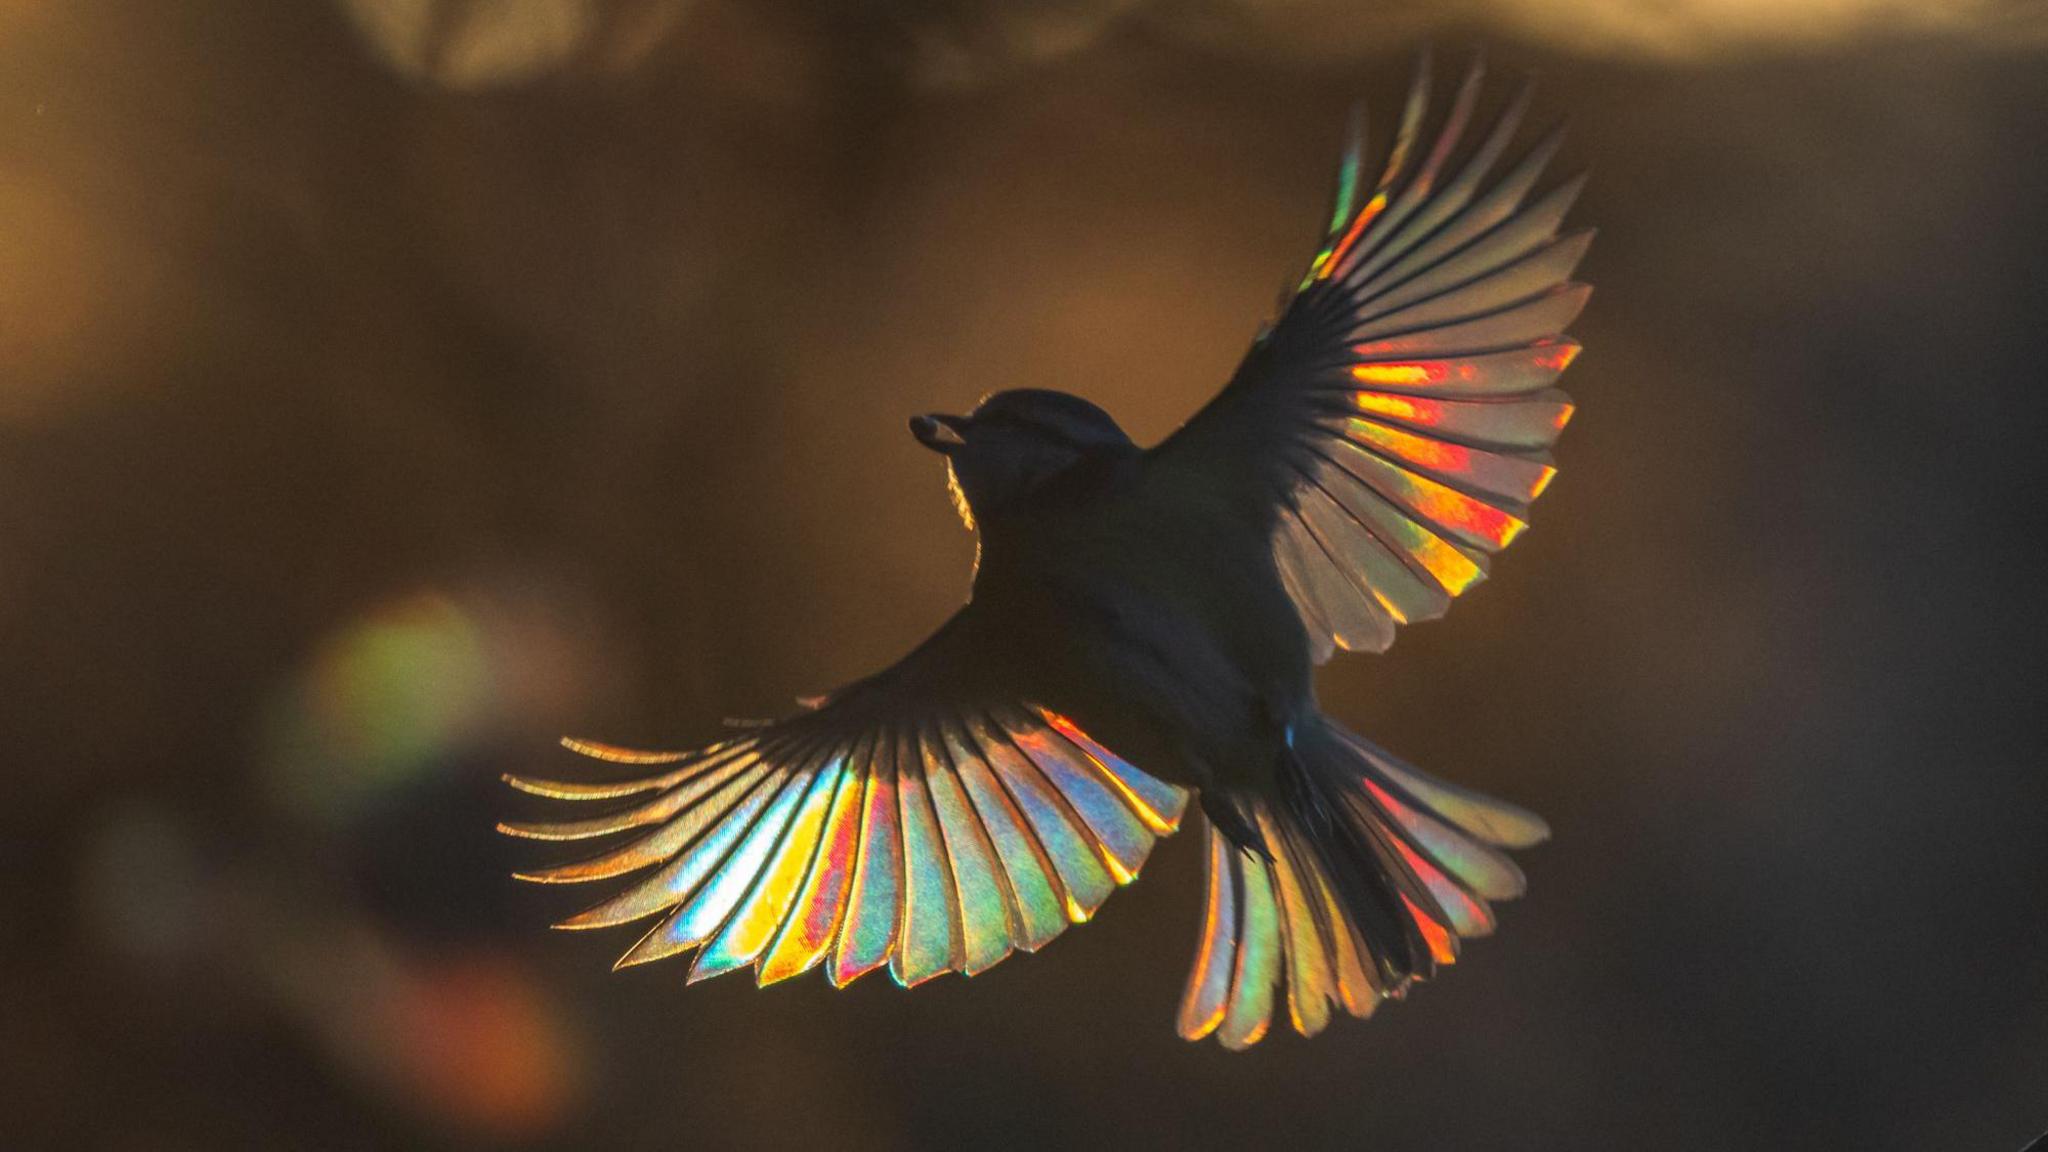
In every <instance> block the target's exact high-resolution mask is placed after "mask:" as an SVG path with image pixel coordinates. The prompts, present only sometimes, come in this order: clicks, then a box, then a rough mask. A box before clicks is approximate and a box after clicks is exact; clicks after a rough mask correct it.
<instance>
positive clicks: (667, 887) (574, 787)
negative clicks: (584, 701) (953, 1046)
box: [500, 605, 1187, 986]
mask: <svg viewBox="0 0 2048 1152" xmlns="http://www.w3.org/2000/svg"><path fill="white" fill-rule="evenodd" d="M972 611H973V609H972V606H971V605H970V606H969V608H967V609H963V611H962V613H961V615H960V616H956V617H955V619H954V621H953V622H951V623H949V624H948V625H947V626H946V627H945V628H942V629H941V630H940V631H939V633H938V634H936V635H935V636H934V637H933V638H932V640H930V641H927V642H926V644H924V645H922V646H920V647H919V648H918V649H917V650H916V651H914V652H913V653H911V655H910V656H908V657H906V658H905V659H904V660H903V661H902V662H900V663H899V664H898V665H896V666H895V667H894V668H891V669H889V670H887V671H885V672H883V673H881V674H880V675H877V676H875V677H871V678H869V679H868V680H864V681H861V682H860V683H858V684H855V685H853V686H851V687H849V688H847V689H846V690H844V691H842V692H839V693H835V694H833V696H832V697H831V698H830V700H829V702H827V703H826V704H825V705H824V706H823V707H821V708H819V709H817V710H815V711H809V712H805V713H802V714H800V715H797V716H794V717H791V718H790V719H788V720H785V721H783V722H780V723H777V724H774V725H771V726H768V727H765V728H761V729H758V730H756V731H754V732H751V733H749V734H748V735H747V736H745V737H742V738H739V739H736V740H730V741H726V742H724V743H722V744H718V745H713V746H711V747H708V748H705V749H701V750H696V751H690V752H675V753H669V752H664V753H646V754H642V753H636V752H633V751H631V750H629V749H622V748H616V747H613V746H610V745H597V744H592V743H590V742H587V741H577V742H574V743H573V744H572V745H570V747H571V748H572V750H574V751H577V752H580V753H584V754H589V755H597V753H596V752H593V749H596V750H601V752H602V755H597V758H599V759H603V760H606V761H609V762H613V763H627V764H642V765H658V766H661V767H662V768H663V769H664V770H663V771H662V772H661V773H659V774H658V775H654V776H650V777H648V778H646V779H643V780H629V781H619V782H606V783H600V784H580V783H575V782H561V781H536V780H530V779H527V778H524V777H521V778H518V779H515V780H512V781H511V783H513V785H514V786H515V787H516V788H518V789H519V790H520V791H522V792H526V793H529V794H533V795H537V796H540V797H543V798H545V799H549V800H556V801H576V802H582V801H589V800H599V799H619V800H626V801H629V803H626V804H625V805H624V806H623V807H619V808H617V809H615V810H613V811H610V812H607V813H605V814H602V815H598V816H594V817H585V818H582V819H576V820H569V821H560V822H530V821H508V822H506V823H504V824H502V825H500V830H501V831H503V832H505V833H506V834H508V835H513V836H519V837H522V838H526V839H534V840H545V841H569V840H582V839H587V838H595V837H606V836H627V837H628V838H626V839H625V840H624V841H623V842H621V843H616V844H614V845H613V846H612V847H610V848H609V849H608V850H606V851H604V852H602V853H600V854H598V855H596V856H594V857H589V858H587V859H582V860H574V861H570V862H567V863H562V864H556V865H552V866H548V867H542V868H536V869H533V870H530V871H526V872H522V873H520V876H521V878H522V879H526V880H530V881H534V882H538V883H547V884H561V883H577V882H582V881H589V880H602V879H608V878H613V877H619V876H625V875H627V874H628V873H633V872H642V871H643V870H646V871H644V872H643V874H642V875H640V876H639V877H637V878H635V879H633V880H631V881H630V882H628V883H627V884H626V886H625V887H624V888H622V889H621V890H619V891H617V892H614V893H613V894H612V895H610V896H609V897H608V898H606V899H605V900H603V901H602V902H600V903H598V904H597V905H595V906H593V907H591V908H588V909H586V910H585V911H583V912H580V913H577V914H576V915H573V916H570V917H569V918H567V919H565V920H563V921H562V922H561V923H560V924H559V925H558V926H559V927H563V928H575V929H584V928H605V927H612V926H616V925H621V924H625V923H629V922H632V921H635V920H640V919H644V918H646V917H650V916H654V917H659V920H658V921H657V922H656V923H655V924H654V926H653V927H652V928H651V929H650V930H648V931H647V932H646V934H645V935H643V936H642V937H641V938H640V940H639V941H638V942H636V943H635V944H634V945H633V946H632V947H631V948H630V949H628V950H627V952H626V953H625V955H624V956H622V957H621V958H620V960H619V964H620V965H622V966H623V965H628V964H640V963H645V962H647V961H651V960H657V959H661V958H663V957H667V956H673V955H677V954H680V953H683V952H688V951H690V950H692V949H695V950H697V952H696V957H695V959H694V961H693V962H692V965H691V967H690V970H689V974H688V978H689V980H690V981H692V982H695V981H697V980H703V979H707V978H709V977H712V976H717V975H720V974H723V973H726V972H732V971H736V970H740V969H747V968H751V969H753V970H754V972H755V975H756V979H757V980H758V981H759V982H761V983H763V984H766V983H772V982H774V981H777V980H783V979H787V978H789V977H791V976H795V975H797V974H799V973H802V972H805V971H808V970H810V969H811V968H814V967H818V966H820V965H824V966H825V969H826V974H827V977H828V978H829V979H830V980H831V982H832V983H833V984H835V985H844V984H846V983H847V982H849V981H851V980H854V979H856V978H858V977H859V976H861V975H862V974H864V973H867V972H871V971H874V970H875V969H877V968H882V967H885V966H886V967H887V968H888V969H889V971H890V973H891V975H892V976H893V977H894V978H895V979H896V981H897V982H898V983H900V984H903V985H905V986H915V985H917V984H921V983H923V982H925V981H927V980H930V979H932V978H934V977H936V976H939V975H942V974H944V973H948V972H963V973H966V974H969V975H972V974H974V973H978V972H983V971H986V970H987V969H989V968H990V967H992V966H994V965H995V964H997V963H1000V962H1001V961H1002V960H1003V959H1004V958H1005V957H1008V956H1009V955H1011V954H1012V953H1013V952H1014V951H1016V950H1018V949H1022V950H1025V951H1032V950H1036V949H1038V948H1041V947H1043V946H1044V945H1045V944H1047V943H1049V942H1050V941H1051V940H1052V939H1053V937H1055V936H1057V935H1059V934H1060V932H1061V931H1063V930H1064V929H1065V928H1066V926H1067V925H1068V924H1070V923H1079V922H1081V921H1084V920H1087V919H1088V918H1089V917H1090V916H1092V915H1093V914H1094V913H1095V910H1096V909H1097V908H1099V907H1100V906H1101V904H1102V902H1103V901H1104V900H1105V899H1107V898H1108V896H1109V894H1110V893H1111V892H1112V891H1114V890H1115V889H1116V887H1117V886H1118V885H1119V884H1123V883H1128V882H1129V881H1130V880H1131V879H1132V878H1134V877H1135V876H1136V875H1137V872H1138V869H1139V868H1140V867H1141V866H1142V865H1143V863H1144V861H1145V858H1146V856H1147V855H1148V854H1149V853H1150V851H1151V849H1152V845H1153V844H1154V843H1155V842H1156V840H1157V839H1158V837H1159V836H1161V835H1165V834H1168V833H1170V832H1172V831H1173V830H1174V829H1175V828H1176V827H1177V826H1178V824H1179V820H1180V816H1181V813H1182V811H1183V810H1184V809H1185V807H1186V804H1187V793H1186V792H1184V791H1183V790H1181V789H1179V788H1176V787H1174V786H1172V785H1169V784H1166V783H1163V782H1162V781H1159V780H1157V779H1155V778H1153V777H1151V776H1149V775H1147V774H1146V773H1145V772H1143V771H1142V770H1140V769H1139V768H1137V767H1136V766H1134V765H1132V764H1130V763H1129V762H1127V761H1125V760H1123V759H1122V758H1120V757H1118V756H1117V755H1116V754H1115V753H1114V752H1111V751H1110V750H1109V749H1107V748H1105V747H1104V746H1102V745H1101V744H1100V743H1098V742H1096V741H1095V740H1094V739H1093V738H1092V737H1090V736H1089V735H1088V734H1087V733H1086V732H1083V731H1082V730H1081V729H1080V728H1079V727H1078V726H1077V725H1075V724H1074V723H1073V722H1072V721H1071V720H1068V719H1067V718H1066V717H1064V716H1062V715H1060V714H1058V713H1056V712H1053V711H1051V710H1049V709H1047V708H1044V707H1042V706H1040V705H1039V704H1037V703H1035V702H1033V701H1032V700H1031V699H1029V697H1028V696H1024V695H1020V694H1014V693H1011V692H1009V691H1006V690H1001V686H1000V685H999V684H998V683H996V681H995V679H994V678H992V677H991V676H989V675H987V674H986V668H987V666H988V665H989V663H990V661H989V660H988V659H986V658H985V657H984V655H983V647H982V641H981V640H980V639H979V638H978V637H980V635H981V633H980V632H979V631H978V630H977V628H976V627H974V626H971V625H972V620H971V617H970V613H971V612H972ZM963 620H966V621H967V623H966V624H963V623H962V622H963ZM828 961H829V963H828Z"/></svg>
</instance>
